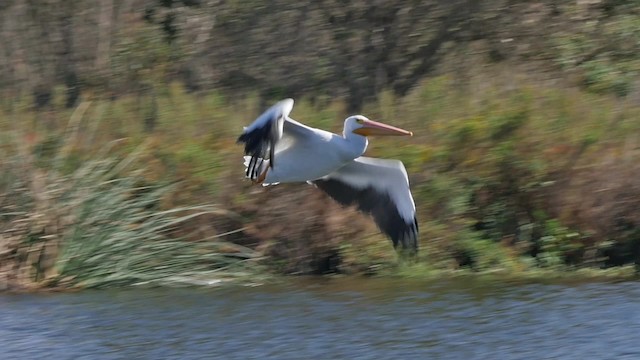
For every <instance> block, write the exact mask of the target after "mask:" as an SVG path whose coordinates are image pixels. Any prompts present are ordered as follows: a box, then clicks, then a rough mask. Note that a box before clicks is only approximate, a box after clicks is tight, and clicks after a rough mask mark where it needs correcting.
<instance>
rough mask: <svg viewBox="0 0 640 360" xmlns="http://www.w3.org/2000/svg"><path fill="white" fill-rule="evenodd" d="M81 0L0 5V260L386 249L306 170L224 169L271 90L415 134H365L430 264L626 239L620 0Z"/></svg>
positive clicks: (241, 261) (153, 268)
mask: <svg viewBox="0 0 640 360" xmlns="http://www.w3.org/2000/svg"><path fill="white" fill-rule="evenodd" d="M90 3H91V4H93V2H85V1H75V2H60V3H58V2H57V1H56V0H50V1H47V2H44V3H42V4H35V3H33V4H32V3H29V2H9V3H7V4H6V5H2V6H0V17H1V18H2V19H3V23H4V24H5V25H4V28H3V31H4V33H3V36H7V37H9V38H11V39H12V40H13V41H5V42H0V92H1V93H2V94H3V97H2V99H1V100H0V130H1V132H0V134H2V135H0V155H1V156H2V162H0V168H1V170H2V172H1V173H0V216H1V217H0V266H2V268H0V273H2V274H4V275H0V282H2V279H5V278H8V277H11V276H13V277H14V278H16V277H17V276H18V275H15V274H16V273H19V274H21V275H20V279H22V280H20V281H21V282H22V283H26V282H28V281H31V282H34V281H35V282H40V281H43V279H45V280H46V281H47V282H49V283H61V282H63V283H64V282H65V281H66V282H71V283H78V282H79V283H83V284H93V285H96V286H98V285H101V284H109V283H132V282H145V281H148V280H150V279H153V278H155V279H168V278H171V279H175V278H179V279H184V278H185V276H186V277H187V278H189V279H200V280H202V279H204V278H207V276H209V275H211V273H212V272H216V274H219V272H220V271H221V269H222V270H229V269H233V270H234V271H235V272H236V273H237V274H244V273H246V272H247V271H249V272H250V270H249V269H256V268H257V267H259V266H262V265H267V267H268V268H270V269H271V270H274V271H279V272H285V273H310V272H315V273H323V272H332V271H343V272H349V271H361V270H362V271H367V272H380V271H382V270H381V269H384V268H385V266H387V265H389V264H394V263H395V261H396V259H395V255H394V253H393V250H392V248H391V245H390V244H389V242H388V240H386V239H384V237H383V236H382V235H380V234H379V233H378V231H377V230H376V229H375V226H374V225H372V223H371V222H370V221H369V220H368V219H367V218H365V217H363V216H360V215H358V214H356V213H354V212H353V211H352V209H342V208H341V207H340V206H338V205H336V204H335V203H333V202H332V201H331V200H329V199H327V198H326V197H324V196H323V195H322V194H321V193H320V192H318V191H316V190H315V189H313V188H312V187H309V186H307V185H305V184H300V185H281V186H278V187H275V188H269V189H262V188H252V187H251V185H249V184H246V183H243V182H241V181H240V180H241V178H242V166H241V165H242V163H241V161H240V160H241V155H242V154H241V148H240V147H238V146H237V145H235V138H236V137H237V134H238V131H239V130H240V129H241V128H242V126H243V125H247V124H248V123H249V122H250V121H252V119H254V118H255V116H256V115H257V114H258V113H259V112H260V111H261V110H262V109H263V108H264V106H266V105H267V104H269V103H270V102H272V101H274V100H276V99H279V98H281V97H284V96H292V97H294V98H296V100H297V102H296V106H295V108H294V111H293V113H292V116H293V117H294V118H296V119H299V120H301V121H304V122H305V123H308V124H310V125H313V126H318V127H323V128H327V129H331V130H333V131H336V132H339V131H340V130H341V125H342V120H343V119H344V118H345V117H346V116H347V115H349V114H352V113H353V112H354V111H358V112H361V113H363V114H365V115H367V116H368V117H370V118H372V119H379V120H383V121H385V122H387V123H390V124H394V125H398V126H401V127H403V128H407V129H410V130H412V131H413V132H414V133H415V134H416V136H414V137H413V138H412V139H409V140H406V139H402V140H398V139H392V140H390V139H373V141H372V146H371V149H370V150H369V154H370V155H372V156H380V157H390V158H397V159H400V160H402V161H403V162H404V163H405V164H406V166H407V169H408V172H409V174H410V180H411V184H412V189H413V192H414V195H415V198H416V203H417V206H418V215H419V221H420V228H421V229H422V235H421V247H422V251H421V254H420V258H419V263H420V265H419V266H425V267H426V268H428V269H429V271H432V270H433V271H435V270H456V269H461V268H469V269H472V270H478V271H484V270H504V271H509V272H526V271H530V270H533V269H553V270H566V269H568V268H576V267H595V268H602V267H611V266H619V265H629V264H634V263H635V264H636V265H637V264H639V263H640V216H639V215H638V213H637V208H638V207H639V206H640V182H639V181H638V180H637V179H639V178H640V161H639V160H640V146H639V145H638V144H640V143H639V141H640V121H639V120H638V118H639V115H640V107H639V106H638V104H639V101H638V100H639V99H640V87H639V86H640V82H639V81H638V72H639V71H640V70H639V69H640V57H639V56H638V54H640V51H639V50H640V49H638V46H639V45H638V44H640V32H639V31H638V29H640V26H638V25H639V24H638V20H637V19H639V18H640V17H638V12H640V4H638V3H637V1H620V0H616V1H604V0H603V1H588V2H580V1H578V2H575V1H566V2H552V1H540V2H513V1H511V2H509V1H486V2H485V1H483V2H477V1H454V2H437V1H432V2H384V3H382V2H371V3H370V2H366V1H364V2H341V1H335V0H323V1H318V2H309V3H305V2H302V3H296V4H293V3H290V2H275V3H273V2H269V3H267V2H261V1H249V2H236V1H232V2H219V1H213V0H211V1H206V0H202V1H151V0H149V1H142V0H102V1H100V2H99V7H97V8H93V7H92V6H91V4H90ZM276 20H277V21H276ZM96 24H97V25H98V26H95V25H96ZM94 39H98V41H97V42H96V41H95V40H94ZM121 138H126V139H127V140H126V141H119V142H118V143H117V144H118V145H117V146H115V147H112V148H110V150H109V151H106V152H105V151H104V149H106V148H107V146H108V145H107V144H110V143H112V142H113V141H114V140H117V139H121ZM134 159H135V160H134ZM117 164H127V166H122V167H118V165H117ZM114 167H115V168H117V170H118V171H117V172H115V173H114V172H112V170H113V169H114ZM169 184H171V186H170V187H169V188H170V189H171V191H159V189H167V186H168V185H169ZM203 204H208V205H206V206H204V205H203ZM299 204H305V206H299ZM292 207H294V208H295V209H296V211H291V208H292ZM195 215H197V216H195ZM141 254H144V256H142V255H141ZM261 264H262V265H261ZM260 269H261V268H260ZM229 273H231V272H229ZM254 273H255V272H254ZM6 274H14V275H6ZM187 275H188V276H187ZM3 276H4V277H3ZM25 279H28V281H27V280H25ZM7 281H9V280H6V279H5V280H4V283H7ZM202 281H205V280H202Z"/></svg>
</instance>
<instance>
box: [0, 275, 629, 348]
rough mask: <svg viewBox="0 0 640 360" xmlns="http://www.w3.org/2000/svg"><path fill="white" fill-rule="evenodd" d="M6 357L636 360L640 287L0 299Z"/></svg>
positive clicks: (446, 286) (361, 285)
mask: <svg viewBox="0 0 640 360" xmlns="http://www.w3.org/2000/svg"><path fill="white" fill-rule="evenodd" d="M0 354H2V355H0V358H2V359H42V358H47V359H426V358H429V359H465V360H466V359H640V282H633V281H631V282H620V283H587V284H585V283H582V284H563V285H558V284H554V285H549V284H546V285H545V284H505V283H500V282H492V283H487V282H479V281H474V280H469V279H467V280H460V281H457V280H456V281H440V282H429V283H420V282H415V281H399V280H393V279H364V278H361V279H360V278H359V279H346V280H323V279H314V280H301V281H298V280H292V281H291V282H290V283H288V284H287V285H278V286H259V287H225V288H216V289H193V288H182V289H127V290H100V291H98V290H95V291H83V292H77V293H51V294H3V295H0Z"/></svg>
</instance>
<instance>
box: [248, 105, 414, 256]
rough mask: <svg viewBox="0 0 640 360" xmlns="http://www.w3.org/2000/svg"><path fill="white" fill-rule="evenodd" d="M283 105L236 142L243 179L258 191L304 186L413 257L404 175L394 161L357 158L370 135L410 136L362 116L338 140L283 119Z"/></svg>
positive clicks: (352, 118)
mask: <svg viewBox="0 0 640 360" xmlns="http://www.w3.org/2000/svg"><path fill="white" fill-rule="evenodd" d="M292 109H293V100H292V99H285V100H282V101H280V102H278V103H277V104H275V105H274V106H272V107H271V108H269V109H268V110H267V111H265V112H264V113H263V114H262V115H260V116H259V117H258V118H257V119H256V120H255V121H254V122H253V123H252V124H251V125H249V126H248V127H246V128H245V129H244V132H243V133H242V134H241V135H240V137H239V138H238V141H239V142H242V143H244V145H245V154H246V155H247V156H245V162H244V164H245V166H246V176H247V177H248V178H250V179H251V180H252V181H254V182H256V183H261V184H263V185H264V186H266V185H274V184H277V183H287V182H305V181H306V182H308V183H310V184H313V185H315V186H317V187H318V188H320V189H321V190H323V191H325V192H326V193H327V194H328V195H329V196H331V197H332V198H334V199H335V200H336V201H338V202H339V203H341V204H343V205H356V206H357V207H358V209H359V210H360V211H363V212H365V213H368V214H371V215H372V216H373V218H374V220H375V222H376V224H377V225H378V227H379V228H380V229H381V230H382V231H383V232H384V233H386V234H387V235H388V236H389V237H390V238H391V240H392V241H393V244H394V247H396V248H397V247H398V246H400V247H401V249H402V250H406V251H408V252H409V253H415V252H416V251H417V247H418V225H417V221H416V218H415V212H416V209H415V204H414V202H413V198H412V196H411V191H410V189H409V180H408V177H407V172H406V170H405V168H404V165H403V164H402V162H400V161H398V160H384V159H374V158H369V157H363V156H361V155H362V154H363V153H364V152H365V150H366V148H367V145H368V140H367V136H371V135H409V136H410V135H413V134H412V133H411V132H409V131H406V130H402V129H399V128H396V127H393V126H389V125H385V124H382V123H378V122H375V121H371V120H369V119H367V118H366V117H364V116H362V115H355V116H350V117H348V118H347V119H346V120H345V122H344V132H343V134H342V136H340V135H337V134H333V133H331V132H328V131H324V130H320V129H315V128H312V127H309V126H306V125H304V124H301V123H299V122H297V121H295V120H293V119H291V118H290V117H289V114H290V113H291V110H292Z"/></svg>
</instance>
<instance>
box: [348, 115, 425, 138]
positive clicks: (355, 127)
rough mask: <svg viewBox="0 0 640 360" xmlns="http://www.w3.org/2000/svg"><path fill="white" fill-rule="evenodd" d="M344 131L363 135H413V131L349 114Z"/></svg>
mask: <svg viewBox="0 0 640 360" xmlns="http://www.w3.org/2000/svg"><path fill="white" fill-rule="evenodd" d="M344 133H345V135H347V134H348V133H354V134H358V135H361V136H372V135H374V136H375V135H377V136H392V135H396V136H400V135H408V136H413V133H412V132H411V131H407V130H403V129H400V128H397V127H395V126H391V125H387V124H383V123H379V122H377V121H373V120H369V119H367V118H366V117H365V116H362V115H354V116H349V117H348V118H347V119H346V120H345V121H344Z"/></svg>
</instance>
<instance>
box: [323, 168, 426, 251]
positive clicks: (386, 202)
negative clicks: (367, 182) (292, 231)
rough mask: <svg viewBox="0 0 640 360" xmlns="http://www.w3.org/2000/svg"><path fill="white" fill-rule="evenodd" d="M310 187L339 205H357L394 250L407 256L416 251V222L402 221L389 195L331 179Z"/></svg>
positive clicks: (370, 188)
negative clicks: (371, 218) (404, 252)
mask: <svg viewBox="0 0 640 360" xmlns="http://www.w3.org/2000/svg"><path fill="white" fill-rule="evenodd" d="M313 183H314V185H316V186H317V187H318V188H319V189H321V190H322V191H324V192H326V193H327V194H328V195H329V196H330V197H332V198H333V199H334V200H336V201H337V202H339V203H340V204H342V205H345V206H349V205H357V207H358V210H360V211H362V212H364V213H366V214H370V215H371V216H372V217H373V220H374V221H375V223H376V224H377V225H378V227H379V228H380V230H381V231H382V232H384V233H385V234H387V236H389V237H390V238H391V241H392V242H393V247H394V248H396V249H397V248H398V245H400V247H401V248H402V250H403V251H407V252H409V253H410V254H415V253H416V252H417V251H418V221H417V220H416V218H415V217H414V218H413V221H410V222H407V221H406V220H405V219H403V218H402V216H400V213H399V212H398V208H397V207H396V205H395V204H394V203H393V201H392V200H391V197H390V196H389V195H388V194H385V193H381V192H379V191H376V190H375V189H374V188H372V187H367V188H364V189H357V188H354V187H352V186H349V185H348V184H346V183H344V182H342V181H339V180H335V179H331V178H327V179H320V180H315V181H313Z"/></svg>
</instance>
